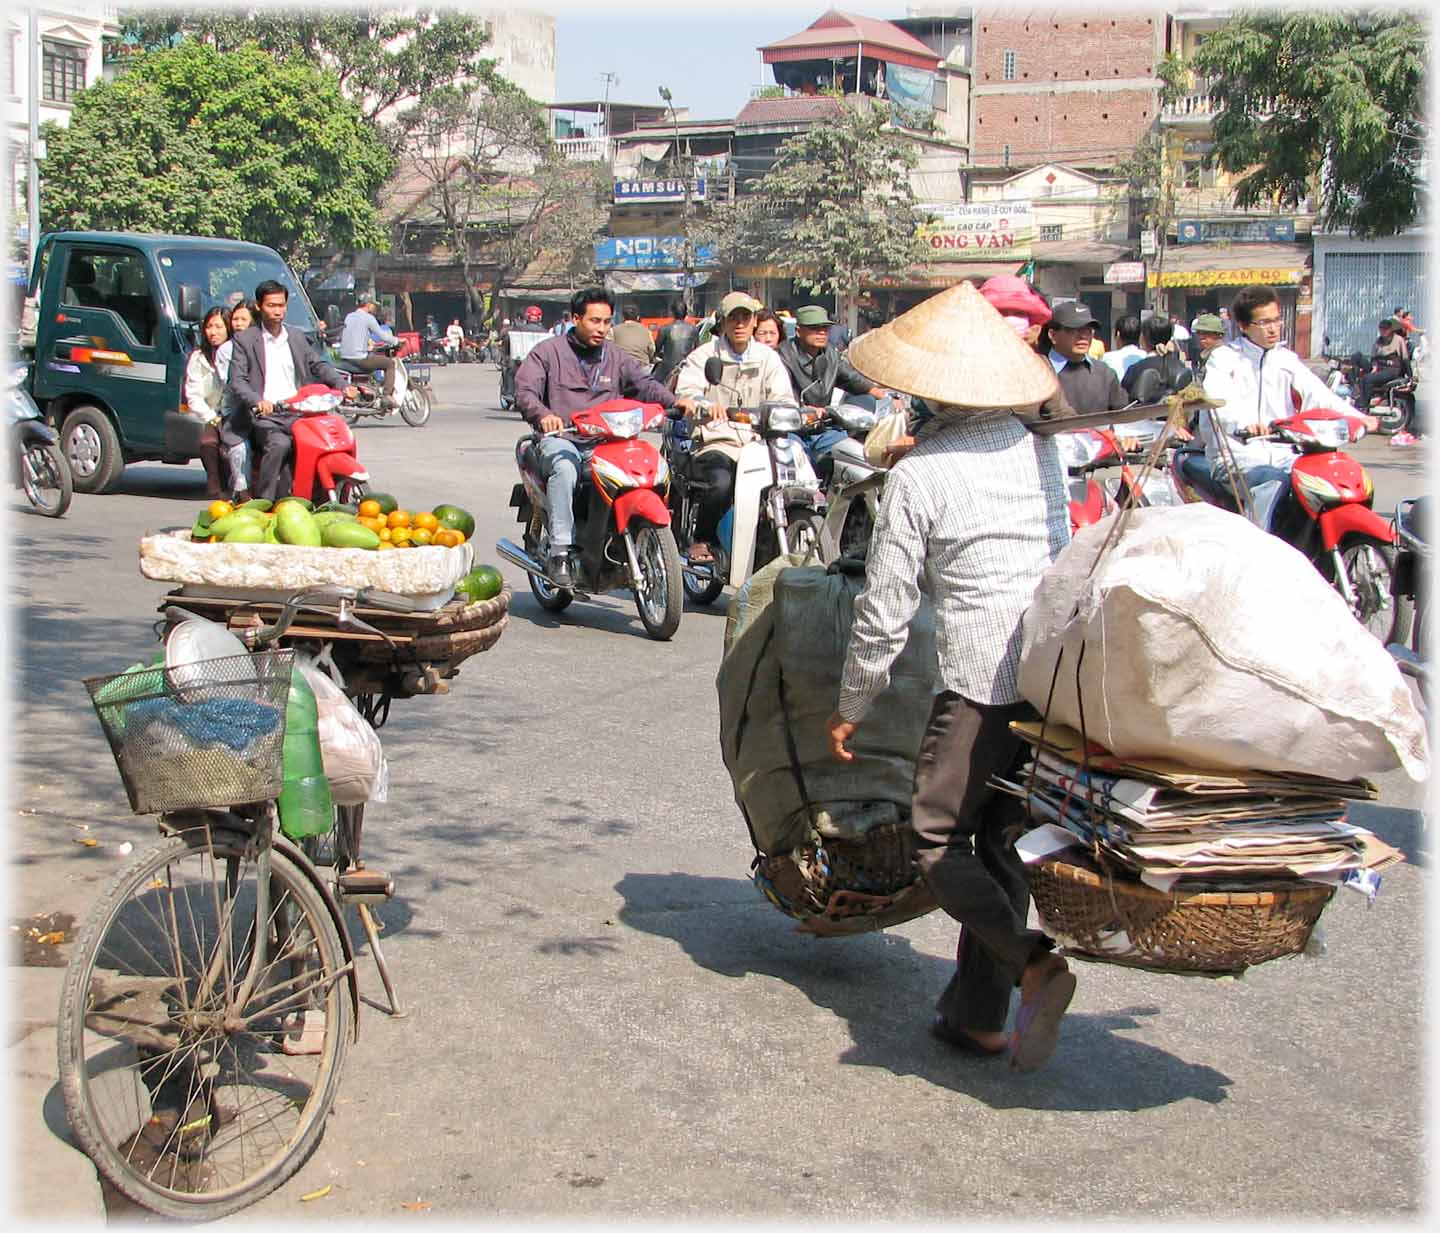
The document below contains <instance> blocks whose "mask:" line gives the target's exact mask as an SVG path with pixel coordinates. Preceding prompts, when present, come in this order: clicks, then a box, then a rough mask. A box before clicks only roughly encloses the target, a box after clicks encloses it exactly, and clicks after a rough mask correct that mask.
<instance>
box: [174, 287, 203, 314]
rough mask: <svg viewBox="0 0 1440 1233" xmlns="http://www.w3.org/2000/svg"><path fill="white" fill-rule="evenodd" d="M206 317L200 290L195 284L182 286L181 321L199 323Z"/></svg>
mask: <svg viewBox="0 0 1440 1233" xmlns="http://www.w3.org/2000/svg"><path fill="white" fill-rule="evenodd" d="M204 315H205V310H204V308H203V307H202V306H201V303H200V288H199V287H197V286H196V285H195V284H194V283H181V284H180V320H181V321H199V320H200V318H201V317H202V316H204Z"/></svg>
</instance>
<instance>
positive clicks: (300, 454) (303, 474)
mask: <svg viewBox="0 0 1440 1233" xmlns="http://www.w3.org/2000/svg"><path fill="white" fill-rule="evenodd" d="M344 401H345V396H344V394H342V393H341V392H340V391H339V390H332V389H331V388H330V387H329V386H328V385H306V386H302V387H301V388H300V389H299V390H297V391H296V392H295V394H294V396H293V397H291V398H289V399H287V400H286V402H285V406H286V407H287V408H289V409H290V410H291V411H298V412H300V415H301V418H300V419H298V420H296V421H295V422H294V424H292V425H291V433H292V435H293V436H294V438H295V448H294V450H293V451H292V452H291V456H290V466H291V468H292V471H293V473H294V478H293V480H292V482H291V485H290V493H291V495H292V496H296V497H304V498H306V500H309V501H313V502H314V503H315V504H317V505H318V504H321V503H322V502H325V501H342V502H345V503H347V504H354V503H356V502H358V501H360V500H361V499H362V498H363V497H364V495H365V492H366V489H367V488H368V486H369V483H370V473H369V472H368V471H367V470H365V468H364V467H362V466H361V465H360V460H359V458H358V457H356V453H355V434H354V433H352V432H351V431H350V425H349V424H347V423H346V422H345V417H344V416H343V415H341V414H339V413H338V412H337V411H336V408H337V407H339V406H340V405H341V404H342V403H343V402H344Z"/></svg>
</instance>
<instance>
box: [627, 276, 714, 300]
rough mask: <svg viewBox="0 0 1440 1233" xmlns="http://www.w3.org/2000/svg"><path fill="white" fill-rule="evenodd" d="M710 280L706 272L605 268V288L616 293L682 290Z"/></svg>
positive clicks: (701, 284)
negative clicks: (671, 272) (669, 272)
mask: <svg viewBox="0 0 1440 1233" xmlns="http://www.w3.org/2000/svg"><path fill="white" fill-rule="evenodd" d="M709 281H710V275H708V274H689V275H687V274H685V273H683V272H679V271H677V272H676V273H674V274H666V273H661V272H660V271H658V270H607V271H606V272H605V290H606V291H612V292H614V293H615V294H616V295H626V294H630V293H633V292H636V291H683V290H685V287H686V286H687V285H689V286H691V287H700V286H703V285H704V284H705V283H708V282H709Z"/></svg>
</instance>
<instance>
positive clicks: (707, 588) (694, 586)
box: [681, 572, 725, 605]
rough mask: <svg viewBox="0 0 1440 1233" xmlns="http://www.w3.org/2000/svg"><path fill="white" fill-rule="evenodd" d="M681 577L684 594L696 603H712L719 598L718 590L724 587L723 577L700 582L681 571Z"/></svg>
mask: <svg viewBox="0 0 1440 1233" xmlns="http://www.w3.org/2000/svg"><path fill="white" fill-rule="evenodd" d="M681 577H682V581H683V582H684V585H685V594H686V596H688V597H689V598H690V599H692V600H693V601H694V602H695V603H697V604H702V605H703V604H713V603H714V602H715V601H716V600H717V599H719V598H720V592H721V591H723V590H724V589H725V579H723V578H712V579H710V581H709V582H701V581H700V580H699V579H698V578H692V577H691V576H690V575H689V574H686V573H683V572H682V575H681Z"/></svg>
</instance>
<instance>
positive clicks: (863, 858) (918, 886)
mask: <svg viewBox="0 0 1440 1233" xmlns="http://www.w3.org/2000/svg"><path fill="white" fill-rule="evenodd" d="M811 839H812V842H810V843H808V844H805V845H804V846H803V847H799V848H796V849H795V850H794V851H792V852H780V853H776V854H775V855H773V856H763V855H762V856H760V857H759V858H758V859H757V861H756V863H755V869H754V873H753V877H754V880H755V885H756V886H757V887H758V888H759V890H760V893H761V894H763V895H764V896H765V898H766V899H768V900H769V901H770V902H771V903H772V904H774V905H775V906H776V907H777V908H779V909H780V910H781V911H782V912H784V913H785V914H786V915H787V916H791V917H794V918H795V919H796V920H798V921H800V922H802V928H804V929H805V931H806V932H809V933H815V934H820V935H822V936H838V935H843V934H851V933H867V932H872V931H874V930H876V929H883V928H885V927H886V926H888V925H898V924H899V923H900V922H901V921H907V920H913V919H914V918H915V917H917V916H923V915H925V913H927V912H931V911H933V910H934V909H935V908H936V907H937V906H938V905H937V904H936V902H935V898H934V896H933V895H932V894H931V893H930V890H929V888H928V887H927V886H926V885H925V884H924V883H923V882H920V881H919V880H918V879H917V878H916V877H915V870H914V868H913V866H912V865H911V856H912V854H913V851H914V836H913V832H912V831H911V830H910V828H909V826H908V825H901V826H877V827H875V828H874V829H873V830H871V831H868V832H866V834H865V836H864V837H863V838H861V839H821V838H820V836H819V835H817V834H815V833H814V832H813V831H812V832H811Z"/></svg>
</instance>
